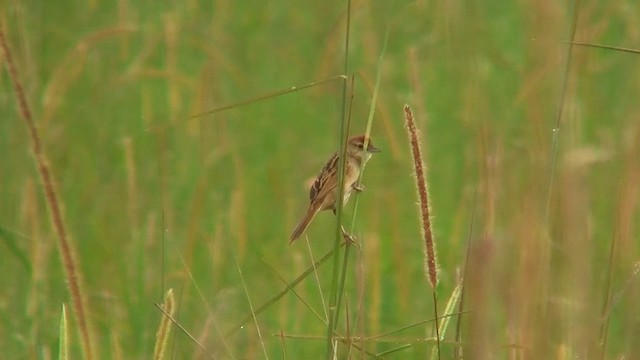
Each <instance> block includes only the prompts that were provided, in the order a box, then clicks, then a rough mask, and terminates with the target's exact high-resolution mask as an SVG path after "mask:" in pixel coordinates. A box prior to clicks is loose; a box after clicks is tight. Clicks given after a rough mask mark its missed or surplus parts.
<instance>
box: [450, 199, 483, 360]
mask: <svg viewBox="0 0 640 360" xmlns="http://www.w3.org/2000/svg"><path fill="white" fill-rule="evenodd" d="M477 199H478V192H477V191H476V192H474V194H473V210H472V211H471V221H470V222H469V233H468V234H467V253H466V254H465V257H464V270H463V273H462V281H461V285H462V288H461V289H460V302H459V303H458V313H459V314H462V312H463V311H464V290H465V284H466V281H467V271H468V270H469V254H470V253H471V234H473V225H474V223H475V218H476V204H477ZM461 340H462V317H461V316H458V318H457V319H456V336H455V343H456V345H455V347H454V348H453V358H454V359H459V358H461V357H462V346H461V345H459V344H460V343H461Z"/></svg>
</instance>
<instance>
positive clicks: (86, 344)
mask: <svg viewBox="0 0 640 360" xmlns="http://www.w3.org/2000/svg"><path fill="white" fill-rule="evenodd" d="M1 28H2V26H0V46H2V50H3V52H4V54H5V62H6V66H7V72H8V73H9V78H10V79H11V82H12V83H13V89H14V92H15V94H16V101H17V103H18V109H19V111H20V114H21V115H22V119H23V120H24V122H25V125H26V126H27V130H28V131H29V137H30V138H31V151H32V155H33V157H34V160H35V162H36V165H37V168H38V173H39V174H40V180H41V183H42V188H43V191H44V195H45V200H46V203H47V205H48V207H49V215H50V220H51V223H52V226H53V228H54V229H55V232H56V235H57V239H58V250H59V252H60V257H61V260H62V265H63V267H64V271H65V276H66V280H67V284H68V286H69V293H70V294H71V299H72V302H73V310H74V312H75V315H76V318H77V321H78V326H79V328H80V329H79V330H80V335H81V338H82V350H83V352H84V358H85V359H88V360H91V359H93V350H92V346H91V335H90V331H89V328H90V327H89V324H88V319H87V316H86V305H85V300H84V296H83V292H82V286H81V285H80V283H81V281H80V275H81V274H80V272H79V271H78V270H77V269H78V265H77V260H76V258H75V249H74V247H73V244H72V243H71V239H70V238H69V236H68V233H67V229H66V227H65V224H64V220H63V213H62V204H61V202H60V200H59V199H58V194H57V193H56V190H55V187H54V182H55V180H54V178H53V174H52V173H51V171H50V169H49V165H48V164H47V158H46V156H45V154H44V150H43V148H42V141H41V140H40V134H39V133H38V129H37V128H36V125H35V122H34V121H33V117H32V116H31V110H30V108H29V105H28V103H27V98H26V96H25V94H24V89H23V87H22V83H21V82H20V79H19V78H18V71H17V69H16V66H15V63H14V61H13V55H12V53H11V50H10V49H9V45H8V44H7V40H6V38H5V35H4V31H2V29H1Z"/></svg>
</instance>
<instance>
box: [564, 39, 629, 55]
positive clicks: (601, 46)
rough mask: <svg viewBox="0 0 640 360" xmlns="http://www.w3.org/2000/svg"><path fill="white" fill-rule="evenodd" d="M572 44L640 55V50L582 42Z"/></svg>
mask: <svg viewBox="0 0 640 360" xmlns="http://www.w3.org/2000/svg"><path fill="white" fill-rule="evenodd" d="M571 44H573V45H577V46H585V47H592V48H596V49H604V50H615V51H621V52H626V53H631V54H636V55H637V54H640V50H637V49H631V48H624V47H620V46H612V45H603V44H593V43H588V42H581V41H572V42H571Z"/></svg>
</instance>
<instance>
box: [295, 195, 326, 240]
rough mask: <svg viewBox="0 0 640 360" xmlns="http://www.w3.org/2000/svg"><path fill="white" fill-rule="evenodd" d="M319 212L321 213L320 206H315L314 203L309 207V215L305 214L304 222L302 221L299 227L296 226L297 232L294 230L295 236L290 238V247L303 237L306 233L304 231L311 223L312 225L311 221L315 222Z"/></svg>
mask: <svg viewBox="0 0 640 360" xmlns="http://www.w3.org/2000/svg"><path fill="white" fill-rule="evenodd" d="M318 211H320V206H319V204H314V203H313V202H312V203H311V204H310V205H309V209H308V210H307V213H306V214H304V217H303V218H302V220H300V223H299V224H298V226H296V228H295V230H293V234H291V238H289V239H290V242H289V245H291V244H292V243H293V242H294V241H296V239H298V238H299V237H300V235H302V233H304V231H305V230H307V227H308V226H309V223H311V220H313V218H314V217H315V216H316V214H317V213H318Z"/></svg>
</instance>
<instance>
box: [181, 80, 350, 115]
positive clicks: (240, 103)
mask: <svg viewBox="0 0 640 360" xmlns="http://www.w3.org/2000/svg"><path fill="white" fill-rule="evenodd" d="M345 74H346V73H345ZM339 79H342V81H346V80H347V75H343V74H340V75H334V76H331V77H328V78H326V79H322V80H318V81H312V82H310V83H307V84H304V85H300V86H290V87H288V88H285V89H280V90H275V91H272V92H269V93H267V94H264V95H260V96H256V97H253V98H249V99H247V100H242V101H238V102H235V103H232V104H229V105H225V106H221V107H217V108H213V109H211V110H207V111H204V112H201V113H198V114H194V115H191V116H189V119H194V118H199V117H203V116H207V115H211V114H215V113H218V112H222V111H225V110H229V109H233V108H236V107H240V106H243V105H248V104H253V103H255V102H258V101H262V100H267V99H270V98H272V97H275V96H280V95H285V94H289V93H292V92H296V91H300V90H304V89H307V88H310V87H314V86H318V85H322V84H325V83H328V82H331V81H333V80H339Z"/></svg>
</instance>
